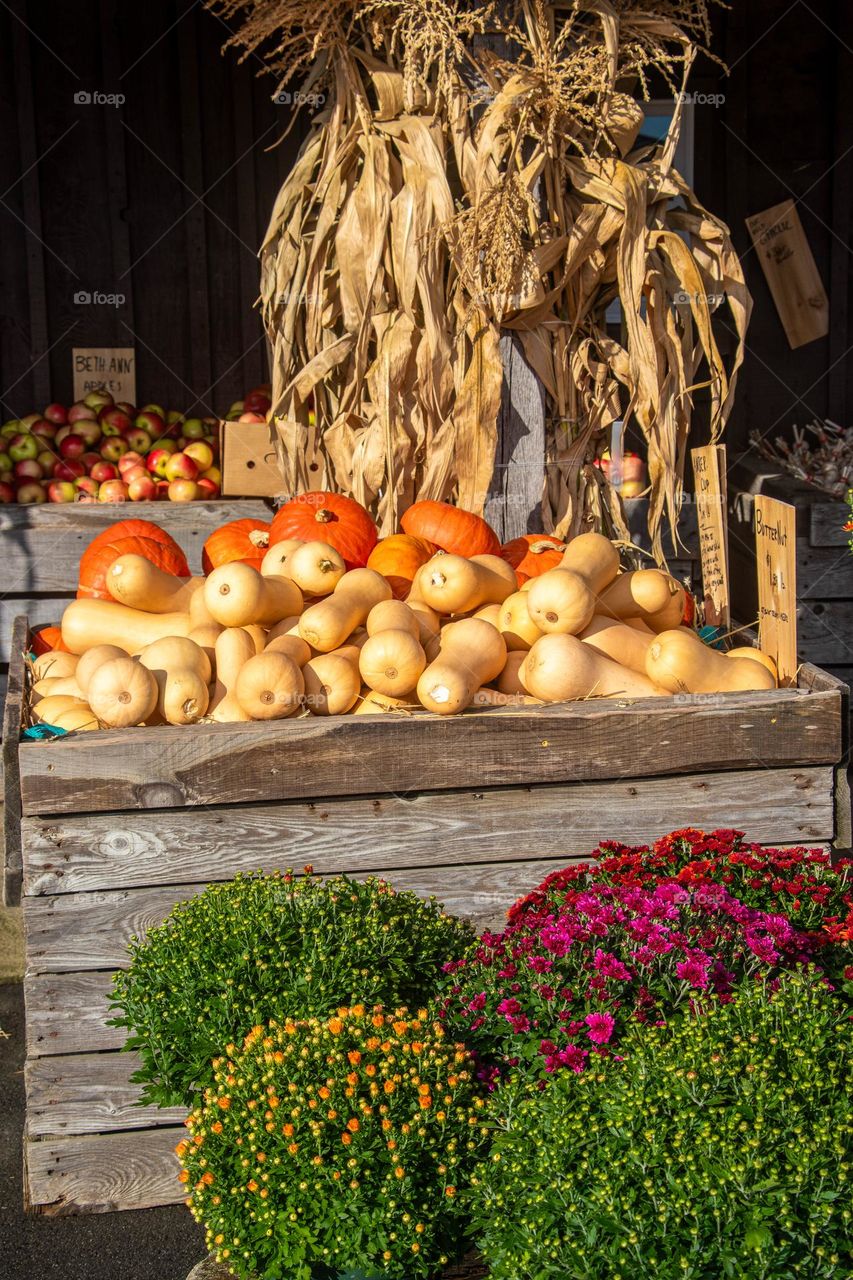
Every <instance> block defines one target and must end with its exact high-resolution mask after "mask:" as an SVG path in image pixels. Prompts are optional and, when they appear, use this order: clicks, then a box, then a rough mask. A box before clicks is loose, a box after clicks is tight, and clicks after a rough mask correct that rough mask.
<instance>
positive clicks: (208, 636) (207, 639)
mask: <svg viewBox="0 0 853 1280" xmlns="http://www.w3.org/2000/svg"><path fill="white" fill-rule="evenodd" d="M222 630H223V628H222V627H220V625H219V623H218V622H210V623H207V624H206V625H205V626H203V627H194V628H193V630H192V631H191V632H190V634H189V636H188V639H190V640H192V642H193V644H197V645H198V647H199V649H201V651H202V652H203V653H204V654H206V655H207V660H208V662H209V663H210V669H211V671H213V670H214V668H215V665H216V640H217V637H218V636H220V635H221V634H222Z"/></svg>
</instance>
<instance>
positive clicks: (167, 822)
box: [22, 766, 833, 896]
mask: <svg viewBox="0 0 853 1280" xmlns="http://www.w3.org/2000/svg"><path fill="white" fill-rule="evenodd" d="M831 794H832V770H831V769H830V768H828V767H827V766H823V767H818V768H813V769H773V770H770V771H764V770H761V771H755V770H748V771H742V772H736V773H707V774H689V775H687V776H684V775H682V776H680V777H678V778H652V779H648V780H646V781H644V782H642V783H640V784H638V783H636V782H635V781H634V780H633V779H625V780H619V781H614V782H600V783H574V784H571V783H570V784H568V785H563V786H538V787H532V788H529V789H519V788H515V787H513V788H496V789H491V790H486V791H478V792H473V793H472V792H459V791H446V792H439V793H426V794H422V795H419V796H414V797H411V798H409V799H405V800H404V799H402V798H401V797H399V796H394V795H383V796H360V797H356V798H352V799H340V800H327V801H322V802H319V803H314V804H305V803H302V802H296V803H290V804H271V805H262V806H232V807H230V808H229V807H223V806H216V807H214V808H211V809H206V810H204V811H203V812H202V813H198V812H197V811H195V810H192V811H188V810H173V811H171V812H156V813H151V812H149V811H146V810H142V811H137V812H134V813H118V814H91V815H85V816H81V817H73V818H66V819H62V818H59V819H57V818H51V819H42V818H25V819H24V822H23V829H22V837H23V838H22V843H23V849H24V893H25V894H27V895H30V896H38V895H43V894H68V893H79V892H89V891H93V890H99V889H133V888H143V887H147V886H151V885H180V884H193V883H197V882H198V881H199V880H204V881H206V882H209V881H216V880H227V879H229V878H230V877H231V876H233V875H236V873H237V872H238V871H244V872H249V871H252V870H254V869H257V868H261V869H263V870H265V871H272V870H275V869H282V870H284V869H286V868H287V867H288V866H297V867H298V866H299V865H300V860H301V861H304V860H305V856H307V855H305V850H306V849H310V854H311V862H312V864H313V866H314V870H315V871H316V872H317V873H318V874H320V875H332V874H337V873H341V872H352V871H353V870H356V869H357V870H358V871H359V873H362V874H364V873H367V872H370V871H386V872H387V870H388V868H395V870H394V871H392V872H390V873H389V874H390V878H391V880H392V881H395V880H396V874H397V870H396V869H400V868H404V867H428V866H442V865H457V864H466V865H471V864H475V863H478V862H514V861H523V860H525V859H527V858H537V857H558V858H559V857H565V858H575V857H582V856H584V855H586V854H587V853H589V851H590V850H591V849H594V848H595V847H596V845H597V844H598V842H599V840H601V839H602V838H609V837H612V838H614V839H616V838H618V839H619V840H621V841H623V842H624V843H626V844H642V843H645V842H647V841H650V840H654V839H657V838H658V837H659V836H661V835H664V834H665V833H666V832H667V831H670V830H672V829H673V826H678V825H680V824H682V823H684V822H689V824H690V825H691V826H696V827H699V828H702V829H704V830H711V829H712V828H713V827H716V826H720V825H725V826H728V827H736V828H738V829H741V828H742V829H745V830H747V831H748V832H749V833H750V839H753V840H756V841H758V842H759V843H761V844H772V843H774V842H778V841H785V840H794V839H808V840H823V839H826V840H829V839H831V838H832V831H833V828H832V805H831ZM519 813H523V814H524V822H523V823H521V824H520V823H519ZM602 814H606V819H604V818H602Z"/></svg>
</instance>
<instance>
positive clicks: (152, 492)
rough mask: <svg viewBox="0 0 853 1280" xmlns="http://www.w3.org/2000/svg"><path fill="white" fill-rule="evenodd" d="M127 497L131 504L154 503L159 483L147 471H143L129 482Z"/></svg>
mask: <svg viewBox="0 0 853 1280" xmlns="http://www.w3.org/2000/svg"><path fill="white" fill-rule="evenodd" d="M127 496H128V497H129V498H130V500H131V502H154V501H156V498H157V481H156V480H155V479H154V477H153V476H150V475H149V474H148V472H147V471H143V472H141V474H140V475H138V476H136V475H135V476H134V477H133V479H132V480H130V481H129V482H128V486H127Z"/></svg>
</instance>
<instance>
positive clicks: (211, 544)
mask: <svg viewBox="0 0 853 1280" xmlns="http://www.w3.org/2000/svg"><path fill="white" fill-rule="evenodd" d="M269 548H270V525H269V522H268V521H266V520H253V519H252V518H251V517H249V516H246V517H244V518H243V519H242V520H229V522H228V524H223V525H221V526H220V527H219V528H218V529H214V531H213V533H212V534H211V535H210V537H209V538H208V539H207V541H206V542H205V544H204V548H203V550H202V553H201V567H202V569H204V572H205V573H212V571H213V570H214V569H218V568H219V566H220V565H222V564H233V563H234V562H235V561H236V560H239V561H240V562H241V563H243V564H250V565H251V566H252V568H253V569H257V570H258V571H260V568H261V561H262V560H263V558H264V556H265V555H266V553H267V551H268V550H269Z"/></svg>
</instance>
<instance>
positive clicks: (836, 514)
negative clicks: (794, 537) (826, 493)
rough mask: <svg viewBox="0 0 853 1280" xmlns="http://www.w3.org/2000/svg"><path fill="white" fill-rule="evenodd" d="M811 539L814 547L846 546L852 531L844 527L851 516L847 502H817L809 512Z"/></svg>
mask: <svg viewBox="0 0 853 1280" xmlns="http://www.w3.org/2000/svg"><path fill="white" fill-rule="evenodd" d="M809 516H810V520H811V529H810V536H809V541H810V543H811V545H812V546H813V547H846V546H847V545H848V543H849V541H850V533H849V532H848V530H847V529H845V528H844V525H845V523H846V522H847V520H848V519H849V518H850V508H849V507H848V506H847V503H846V502H816V503H814V505H813V506H812V508H811V511H810V513H809Z"/></svg>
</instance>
